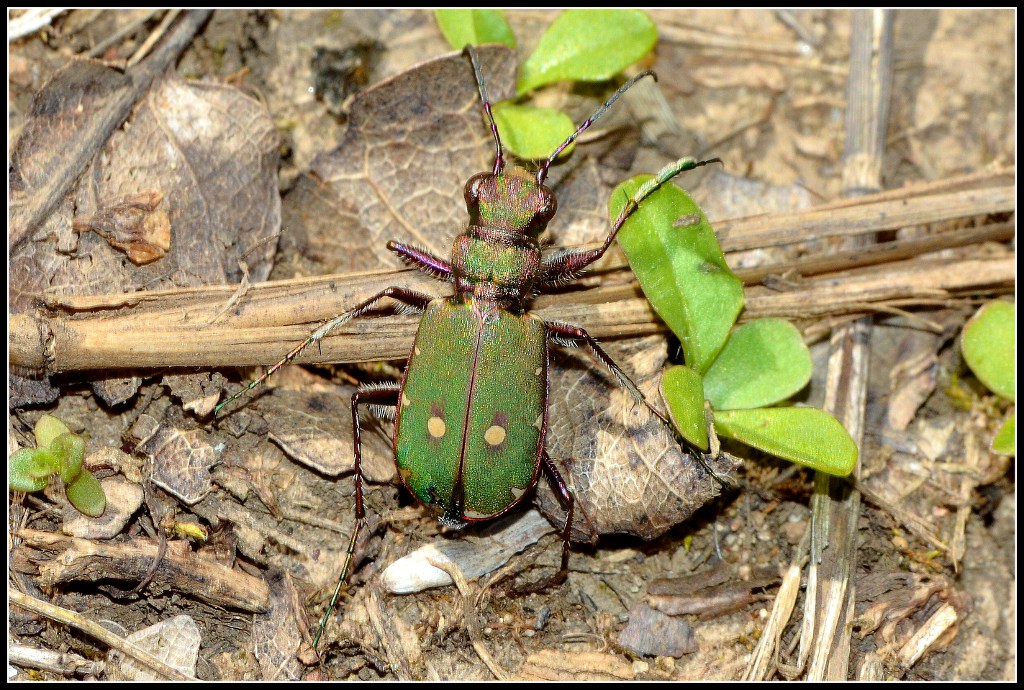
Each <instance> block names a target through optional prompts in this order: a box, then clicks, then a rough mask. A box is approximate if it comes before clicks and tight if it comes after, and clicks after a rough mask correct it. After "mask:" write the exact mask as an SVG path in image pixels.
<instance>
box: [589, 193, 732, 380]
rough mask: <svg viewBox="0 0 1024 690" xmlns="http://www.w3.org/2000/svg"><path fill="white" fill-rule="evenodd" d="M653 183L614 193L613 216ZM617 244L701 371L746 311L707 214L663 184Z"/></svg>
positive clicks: (690, 363)
mask: <svg viewBox="0 0 1024 690" xmlns="http://www.w3.org/2000/svg"><path fill="white" fill-rule="evenodd" d="M650 179H653V178H652V176H650V175H640V176H637V177H634V178H633V179H631V180H627V181H626V182H623V183H622V184H620V185H619V186H618V187H616V188H615V190H614V191H613V192H612V196H611V198H610V200H609V207H610V210H611V217H612V218H613V219H616V218H618V215H619V211H620V210H621V209H622V208H623V206H625V205H626V201H627V198H631V197H632V196H633V195H634V194H636V191H637V189H638V188H639V187H640V185H641V184H642V183H643V182H645V181H647V180H650ZM618 242H619V244H620V245H621V246H622V249H623V251H624V252H625V254H626V259H627V260H628V261H629V265H630V267H631V268H632V269H633V273H634V274H636V277H637V280H639V281H640V287H642V288H643V291H644V294H645V295H646V296H647V299H648V301H650V303H651V306H653V307H654V310H655V311H656V312H658V316H660V317H661V319H662V320H663V321H664V322H665V323H666V324H667V325H668V327H669V328H670V329H672V332H673V333H675V334H676V337H678V338H679V341H680V343H681V344H682V347H683V356H684V358H685V359H686V364H687V366H689V367H690V368H692V369H693V370H695V371H696V372H697V373H699V374H703V373H704V372H706V371H707V370H708V367H710V366H711V363H712V362H713V361H714V360H715V357H717V356H718V353H719V352H720V351H721V350H722V346H723V345H724V344H725V341H726V339H727V338H728V337H729V330H730V329H731V328H732V325H733V323H735V322H736V317H737V316H738V315H739V313H740V310H741V309H742V308H743V283H741V282H740V280H739V279H738V278H737V277H736V276H735V275H733V272H732V271H731V270H729V267H728V266H727V265H726V263H725V257H724V256H723V255H722V249H721V247H719V246H718V240H717V239H716V238H715V233H714V231H713V230H712V229H711V224H710V223H708V220H707V218H705V216H704V213H703V212H702V211H701V210H700V207H699V206H697V204H696V203H694V201H693V200H692V199H691V198H690V196H689V195H688V194H687V193H686V192H684V191H683V190H681V189H679V188H678V187H676V186H675V185H673V184H665V185H664V186H662V187H661V188H660V189H658V190H657V191H655V192H653V193H652V194H651V195H650V196H649V197H647V198H646V199H644V200H643V201H642V202H641V203H640V205H639V207H638V208H637V210H636V212H634V213H633V215H631V216H630V217H629V219H628V220H627V221H626V223H625V225H623V227H622V230H621V231H619V235H618Z"/></svg>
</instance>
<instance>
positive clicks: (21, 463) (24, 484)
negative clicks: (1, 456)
mask: <svg viewBox="0 0 1024 690" xmlns="http://www.w3.org/2000/svg"><path fill="white" fill-rule="evenodd" d="M56 471H57V468H56V463H55V462H54V458H53V455H52V454H50V453H49V451H46V450H40V449H39V448H22V449H21V450H16V451H15V452H14V453H12V454H11V456H10V457H9V458H7V484H8V485H9V486H10V487H11V489H12V490H14V491H24V492H25V493H32V492H33V491H41V490H42V489H45V488H46V485H47V484H49V483H50V475H51V474H53V473H54V472H56Z"/></svg>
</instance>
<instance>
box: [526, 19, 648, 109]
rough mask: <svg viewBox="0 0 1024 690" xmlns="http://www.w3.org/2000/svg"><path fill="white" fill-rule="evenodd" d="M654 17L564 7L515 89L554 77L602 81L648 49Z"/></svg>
mask: <svg viewBox="0 0 1024 690" xmlns="http://www.w3.org/2000/svg"><path fill="white" fill-rule="evenodd" d="M657 40H658V31H657V29H655V28H654V22H652V21H651V19H650V17H648V16H647V15H646V14H644V13H643V12H641V11H640V10H566V11H565V12H563V13H562V14H560V15H559V16H558V19H556V20H555V21H554V22H552V23H551V26H549V27H548V29H547V31H545V32H544V35H543V36H541V37H540V42H539V43H538V44H537V49H536V50H534V51H533V54H532V55H530V57H529V58H527V60H526V62H524V63H523V66H522V68H521V69H520V72H519V83H518V84H517V86H516V89H517V90H518V92H519V94H520V95H522V94H524V93H526V92H527V91H531V90H532V89H536V88H537V87H538V86H543V85H545V84H550V83H552V82H556V81H562V80H572V81H603V80H605V79H611V78H612V77H613V76H615V75H616V74H618V73H619V72H621V71H622V70H624V69H625V68H626V67H629V66H630V65H632V64H633V63H634V62H636V61H637V60H639V59H640V58H642V57H643V56H644V55H646V54H647V53H649V52H651V50H652V49H653V48H654V44H655V43H656V42H657Z"/></svg>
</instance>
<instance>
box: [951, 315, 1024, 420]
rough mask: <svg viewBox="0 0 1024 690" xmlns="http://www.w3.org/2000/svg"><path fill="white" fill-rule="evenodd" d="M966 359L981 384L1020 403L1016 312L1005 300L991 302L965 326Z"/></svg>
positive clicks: (963, 341)
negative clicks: (1017, 385) (1017, 378)
mask: <svg viewBox="0 0 1024 690" xmlns="http://www.w3.org/2000/svg"><path fill="white" fill-rule="evenodd" d="M961 338H962V348H963V352H964V359H965V360H966V361H967V366H969V367H970V368H971V371H973V372H974V375H975V376H977V377H978V380H979V381H981V382H982V383H984V384H985V387H986V388H988V389H989V390H990V391H992V392H993V393H995V394H996V395H999V396H1002V397H1004V398H1006V399H1007V400H1011V401H1016V399H1017V387H1016V383H1015V381H1016V376H1017V364H1016V358H1015V357H1014V352H1015V350H1016V349H1017V308H1016V307H1015V306H1014V305H1013V304H1011V303H1009V302H1004V301H1002V300H996V301H994V302H989V303H988V304H986V305H985V306H983V307H982V308H981V309H979V310H978V313H977V314H975V315H974V316H973V317H971V320H970V321H968V322H967V325H965V326H964V332H963V335H962V336H961Z"/></svg>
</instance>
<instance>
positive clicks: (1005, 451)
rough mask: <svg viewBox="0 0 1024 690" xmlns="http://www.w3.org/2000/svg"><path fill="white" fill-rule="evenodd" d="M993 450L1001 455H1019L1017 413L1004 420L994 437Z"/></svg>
mask: <svg viewBox="0 0 1024 690" xmlns="http://www.w3.org/2000/svg"><path fill="white" fill-rule="evenodd" d="M992 452H993V453H999V454H1000V455H1013V456H1014V457H1016V455H1017V415H1015V414H1012V415H1010V418H1009V419H1007V420H1006V421H1005V422H1003V425H1002V426H1001V427H999V431H998V432H996V437H995V438H994V439H992Z"/></svg>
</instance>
